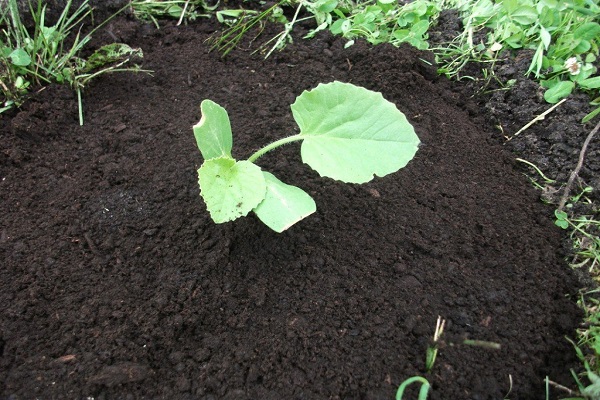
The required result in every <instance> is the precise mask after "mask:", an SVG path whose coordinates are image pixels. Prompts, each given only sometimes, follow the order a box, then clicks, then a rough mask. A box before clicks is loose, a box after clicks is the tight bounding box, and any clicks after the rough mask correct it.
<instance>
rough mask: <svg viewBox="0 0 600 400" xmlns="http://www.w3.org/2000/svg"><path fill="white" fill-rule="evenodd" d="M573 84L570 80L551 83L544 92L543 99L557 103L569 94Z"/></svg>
mask: <svg viewBox="0 0 600 400" xmlns="http://www.w3.org/2000/svg"><path fill="white" fill-rule="evenodd" d="M574 87H575V84H574V83H573V82H571V81H560V82H557V83H556V84H555V85H553V86H552V87H551V88H550V89H548V90H546V92H545V93H544V99H545V100H546V101H547V102H548V103H550V104H554V103H558V101H559V100H562V99H564V98H565V97H567V96H568V95H570V94H571V92H572V91H573V88H574Z"/></svg>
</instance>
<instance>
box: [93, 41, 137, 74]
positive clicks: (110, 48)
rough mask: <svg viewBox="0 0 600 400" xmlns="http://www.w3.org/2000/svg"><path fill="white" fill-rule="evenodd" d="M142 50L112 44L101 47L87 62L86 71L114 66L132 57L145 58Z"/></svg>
mask: <svg viewBox="0 0 600 400" xmlns="http://www.w3.org/2000/svg"><path fill="white" fill-rule="evenodd" d="M143 56H144V53H143V52H142V50H141V49H134V48H132V47H130V46H128V45H126V44H124V43H110V44H107V45H104V46H102V47H100V48H99V49H98V50H96V51H95V52H94V53H93V54H92V55H91V56H89V57H88V58H87V60H86V61H85V68H84V71H87V72H89V71H92V70H94V69H96V68H100V67H104V66H106V65H110V64H114V63H117V62H120V61H123V60H125V59H128V58H131V57H140V58H141V57H143Z"/></svg>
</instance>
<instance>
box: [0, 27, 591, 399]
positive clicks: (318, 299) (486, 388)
mask: <svg viewBox="0 0 600 400" xmlns="http://www.w3.org/2000/svg"><path fill="white" fill-rule="evenodd" d="M218 28H219V27H218V25H216V23H214V22H212V21H208V20H199V21H197V22H196V23H194V24H190V25H189V26H179V27H176V26H173V25H172V24H169V25H168V26H165V27H163V28H162V29H161V30H156V29H154V27H153V26H151V25H144V24H141V23H138V22H135V21H133V20H129V19H126V18H120V19H118V20H115V21H114V22H113V23H112V24H111V25H110V26H108V27H107V30H110V33H108V32H106V31H103V33H102V35H101V36H100V39H102V40H110V38H112V37H117V38H119V40H122V41H124V42H126V43H128V44H130V45H133V46H139V47H141V48H143V50H144V54H145V57H144V62H143V66H144V67H145V68H148V69H151V70H153V71H154V73H153V75H152V76H148V75H144V74H138V75H132V74H114V75H110V76H105V77H101V78H99V79H97V80H96V81H95V82H94V83H92V84H91V85H90V86H89V87H88V88H87V90H86V91H85V93H84V106H85V125H84V126H83V127H80V126H79V124H78V119H77V102H76V99H75V96H74V95H73V93H72V92H71V91H69V89H67V88H62V87H56V86H51V87H48V88H46V89H45V90H43V91H42V92H40V93H39V94H37V95H36V96H35V97H34V98H33V99H31V100H30V101H28V102H27V103H25V105H24V106H23V107H22V109H21V110H18V111H15V112H13V113H12V114H8V115H7V114H5V115H3V116H2V117H1V119H0V149H1V154H0V177H1V180H0V185H1V187H2V190H0V199H1V201H2V205H3V214H2V220H1V221H2V223H1V227H0V254H1V255H2V260H3V262H2V265H1V267H0V304H2V305H3V307H2V308H0V398H6V399H31V398H40V399H64V398H73V399H79V398H93V399H137V398H148V399H157V398H165V399H281V398H294V399H391V398H394V396H395V392H396V389H397V387H398V385H399V384H400V383H401V382H402V381H404V380H405V379H407V378H409V377H411V376H414V375H421V376H424V377H426V378H427V379H428V380H429V381H430V382H431V383H432V391H431V393H430V396H429V398H431V399H451V398H452V399H499V398H504V397H503V396H505V395H507V393H510V394H508V397H509V398H518V399H541V398H545V397H544V396H545V388H544V378H545V377H546V376H549V377H550V379H552V380H554V381H556V382H559V383H561V384H563V385H565V386H569V387H572V386H573V380H572V377H571V376H570V372H569V369H570V368H577V365H578V363H577V360H576V356H575V352H574V351H573V348H572V346H571V344H570V343H569V342H568V341H567V340H566V339H565V337H573V336H574V331H575V329H576V327H577V326H578V324H579V322H580V320H581V317H582V316H581V313H580V311H579V309H578V308H577V306H576V303H575V302H576V299H577V296H576V294H577V288H578V287H579V286H578V282H577V281H576V278H575V277H574V275H573V273H572V272H571V271H570V269H569V268H568V267H567V265H566V263H565V261H564V256H565V254H564V253H562V252H561V250H560V249H561V246H560V243H561V239H562V236H561V232H560V230H559V229H557V228H556V227H555V226H554V225H553V223H552V221H551V219H550V218H549V217H548V216H549V215H550V214H551V212H552V207H550V206H545V205H544V204H542V203H541V202H540V201H539V192H536V191H535V189H534V188H533V187H532V186H531V184H530V182H529V180H528V179H527V178H526V177H525V176H523V174H522V173H521V171H522V170H521V169H520V168H521V167H520V166H519V165H518V164H517V162H516V161H515V156H514V155H513V154H512V153H510V152H509V151H508V149H507V146H503V145H502V142H503V141H502V140H499V138H498V131H497V129H496V128H495V127H494V125H493V124H492V123H490V120H489V112H490V111H489V108H486V107H485V106H482V105H481V104H479V103H478V102H477V101H478V100H477V98H472V97H470V96H468V95H466V93H468V88H465V86H464V85H461V84H454V83H450V82H448V81H446V80H445V79H443V78H441V77H438V76H437V74H436V70H435V67H434V66H431V65H429V64H428V63H426V62H424V61H423V60H428V61H432V57H431V55H430V54H429V53H424V52H419V51H416V50H414V49H412V48H410V47H400V48H394V47H391V46H387V45H381V46H377V47H372V46H369V45H367V44H365V43H363V42H361V41H359V42H357V44H355V45H354V46H352V47H349V48H348V49H344V41H342V40H340V39H335V38H332V37H330V36H328V35H326V34H322V35H320V36H319V37H318V38H317V39H315V40H311V41H304V40H301V39H300V36H301V34H302V32H298V33H297V36H295V37H296V39H295V41H294V43H293V44H292V45H290V46H289V47H288V48H287V49H286V50H285V51H283V52H281V53H275V54H274V55H273V56H271V57H270V58H269V59H268V60H266V61H265V60H263V59H262V58H261V57H260V56H257V55H252V54H251V52H250V51H249V50H247V48H248V46H249V43H247V42H246V43H244V44H243V45H242V47H241V48H240V49H239V50H236V51H234V52H232V53H231V54H230V56H229V57H228V58H225V59H223V58H221V57H220V55H219V54H217V53H215V52H209V47H208V45H207V43H206V39H207V38H208V37H209V36H210V35H211V34H212V33H213V32H214V31H215V30H217V29H218ZM271 29H273V28H271ZM270 33H276V31H273V30H272V31H271V32H270ZM333 80H339V81H345V82H352V83H354V84H357V85H361V86H364V87H366V88H368V89H371V90H375V91H379V92H381V93H382V94H383V95H384V97H385V98H386V99H388V100H390V101H392V102H394V103H395V104H396V105H397V106H398V108H399V109H400V110H401V111H402V112H404V113H405V114H406V116H407V118H408V120H409V121H410V122H411V123H412V124H413V125H414V127H415V129H416V132H417V134H418V135H419V137H420V139H421V141H422V145H421V148H420V149H419V151H418V153H417V155H416V157H415V159H414V160H412V161H411V162H410V163H409V165H408V166H407V167H406V168H405V169H403V170H401V171H399V172H398V173H395V174H392V175H389V176H387V177H384V178H380V179H376V180H374V181H373V182H371V183H368V184H365V185H347V184H342V183H339V182H335V181H332V180H330V179H324V178H320V177H319V176H318V175H317V174H316V173H315V172H313V171H311V170H310V169H309V168H308V167H307V166H305V165H303V164H302V162H301V160H300V157H299V154H298V153H299V151H298V147H297V146H294V145H289V146H286V147H285V148H283V149H281V150H278V151H276V152H272V153H269V155H267V156H265V157H264V158H263V159H261V162H260V164H261V166H262V167H264V168H265V169H268V170H270V171H272V172H274V173H275V174H276V175H277V176H279V177H281V178H282V179H283V180H284V181H286V182H289V183H291V184H295V185H298V186H300V187H302V188H303V189H305V190H306V191H307V192H308V193H310V194H311V196H313V197H314V198H315V200H316V203H317V207H318V210H317V212H316V213H315V214H313V215H312V216H310V217H309V218H307V219H306V220H304V221H302V222H301V223H299V224H298V225H296V226H294V227H293V228H291V229H290V230H289V231H286V232H284V233H282V234H276V233H274V232H272V231H270V230H269V229H268V228H266V227H265V226H264V225H262V224H261V223H260V221H258V220H257V219H256V218H255V217H253V216H249V217H247V218H244V219H241V220H239V221H236V222H233V223H227V224H223V225H215V224H214V223H213V222H212V221H211V220H210V217H209V215H208V213H207V211H206V209H205V206H204V204H203V202H202V200H201V198H200V196H199V189H198V185H197V174H196V170H197V168H198V167H199V166H200V164H201V163H202V159H201V155H200V153H199V151H198V149H197V147H196V144H195V140H194V137H193V135H192V130H191V126H192V125H193V124H194V123H196V122H197V121H198V120H199V118H200V113H199V104H200V102H201V101H202V100H203V99H206V98H210V99H212V100H214V101H216V102H217V103H219V104H221V105H223V106H224V107H225V108H226V109H227V110H228V112H229V115H230V118H231V120H232V127H233V132H234V156H237V157H239V158H242V157H247V156H248V155H250V154H251V153H252V152H253V151H254V150H256V149H257V148H258V147H261V146H263V145H264V144H266V143H269V142H271V141H273V140H275V139H277V138H280V137H282V136H283V135H290V134H293V133H295V125H294V122H293V119H292V116H291V113H290V109H289V104H291V103H292V102H293V101H294V99H295V97H296V96H297V95H299V94H300V93H301V92H302V91H303V90H307V89H311V88H313V87H315V86H316V85H317V84H318V83H320V82H329V81H333ZM519 122H520V121H519ZM438 316H441V317H442V318H444V319H445V320H446V321H447V325H446V330H445V332H444V335H443V337H442V343H441V344H440V351H439V354H438V358H437V360H436V363H435V365H434V368H433V370H432V371H431V372H430V373H427V372H426V371H425V365H424V364H425V353H426V349H427V347H428V346H429V345H431V338H432V336H433V332H434V329H435V325H436V320H437V318H438ZM464 339H473V340H482V341H488V342H494V343H497V344H500V346H501V349H500V350H494V349H490V348H487V347H480V346H468V345H464V344H463V340H464ZM415 394H416V391H415V390H414V389H413V391H411V392H410V393H409V396H412V397H410V398H413V397H414V396H415ZM556 396H557V393H554V392H552V397H556Z"/></svg>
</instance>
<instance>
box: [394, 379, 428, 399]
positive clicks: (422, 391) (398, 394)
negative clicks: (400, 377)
mask: <svg viewBox="0 0 600 400" xmlns="http://www.w3.org/2000/svg"><path fill="white" fill-rule="evenodd" d="M413 383H420V384H421V389H420V390H419V397H418V400H427V394H428V393H429V389H430V388H431V385H430V384H429V381H428V380H427V379H425V378H423V377H422V376H413V377H412V378H408V379H407V380H405V381H404V382H402V383H401V384H400V387H398V391H397V392H396V400H402V398H403V397H404V391H405V390H406V388H407V387H408V386H409V385H412V384H413Z"/></svg>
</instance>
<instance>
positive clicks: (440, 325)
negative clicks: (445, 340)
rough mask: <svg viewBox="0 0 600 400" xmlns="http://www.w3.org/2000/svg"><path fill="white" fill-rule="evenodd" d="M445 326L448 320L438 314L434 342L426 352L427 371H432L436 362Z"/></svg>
mask: <svg viewBox="0 0 600 400" xmlns="http://www.w3.org/2000/svg"><path fill="white" fill-rule="evenodd" d="M444 326H446V320H445V319H442V317H440V316H438V319H437V322H436V324H435V331H434V332H433V344H432V345H431V346H429V347H428V348H427V352H426V353H425V370H426V371H427V372H431V369H432V368H433V365H434V364H435V359H436V357H437V353H438V343H439V341H440V338H441V337H442V334H443V333H444Z"/></svg>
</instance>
